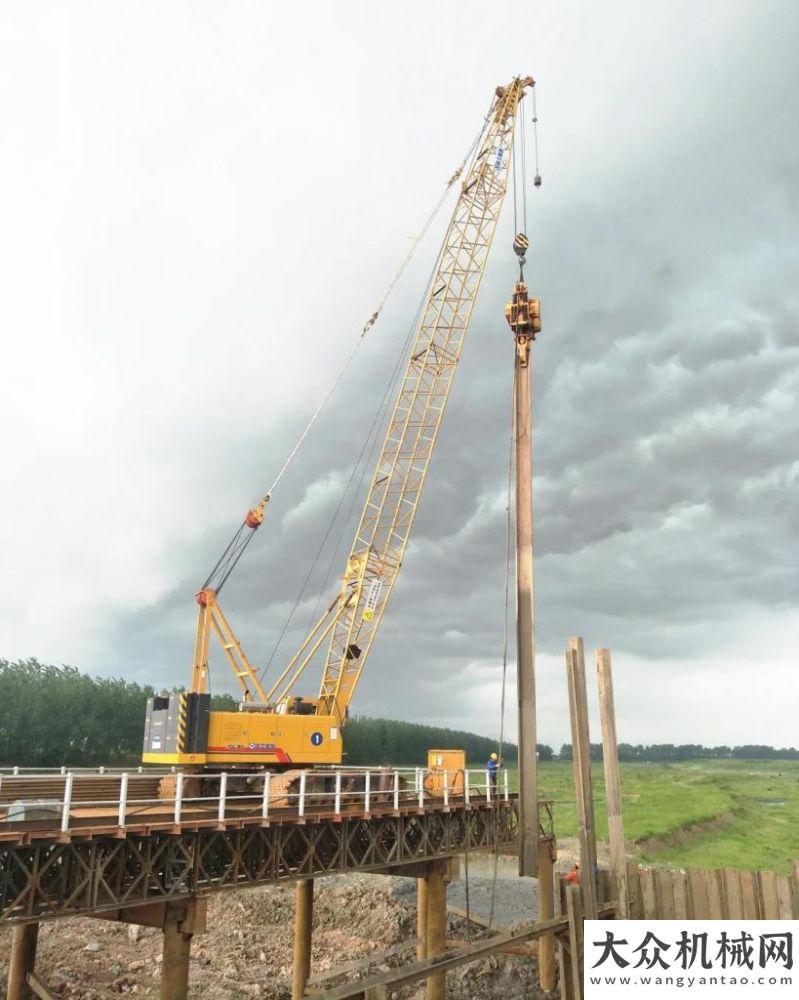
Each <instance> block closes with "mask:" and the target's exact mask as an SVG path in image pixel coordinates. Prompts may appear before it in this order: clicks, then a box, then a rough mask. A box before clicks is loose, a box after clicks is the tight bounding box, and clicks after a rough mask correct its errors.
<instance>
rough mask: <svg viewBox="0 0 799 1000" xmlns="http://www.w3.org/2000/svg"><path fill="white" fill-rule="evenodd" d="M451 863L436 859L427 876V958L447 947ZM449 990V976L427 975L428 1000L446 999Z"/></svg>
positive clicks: (441, 973)
mask: <svg viewBox="0 0 799 1000" xmlns="http://www.w3.org/2000/svg"><path fill="white" fill-rule="evenodd" d="M448 875H449V864H448V863H447V862H446V861H444V862H441V861H434V862H432V863H431V864H430V867H429V868H428V870H427V875H426V876H425V882H426V884H427V888H426V892H425V895H426V897H427V907H426V909H427V956H426V957H427V958H433V956H434V955H440V954H441V953H442V952H443V951H446V948H447V882H448ZM446 992H447V977H446V973H444V972H437V973H436V974H435V975H434V976H428V977H427V1000H444V998H445V996H446Z"/></svg>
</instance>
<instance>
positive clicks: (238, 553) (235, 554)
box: [198, 115, 488, 634]
mask: <svg viewBox="0 0 799 1000" xmlns="http://www.w3.org/2000/svg"><path fill="white" fill-rule="evenodd" d="M487 122H488V115H486V118H485V120H484V122H483V127H482V128H481V130H480V132H478V134H477V135H476V136H475V138H474V139H473V140H472V142H471V144H470V145H469V148H468V149H467V150H466V152H465V153H464V155H463V157H462V159H461V161H460V163H459V164H458V166H457V167H456V169H455V171H454V172H453V174H452V176H451V177H450V178H449V180H448V181H447V183H446V185H445V188H444V191H443V193H442V194H441V196H440V198H439V199H438V201H437V202H436V204H435V206H434V207H433V210H432V211H431V212H430V214H429V216H428V217H427V219H426V221H425V223H424V225H423V226H422V229H421V230H420V232H419V233H418V235H417V236H416V237H414V240H413V242H412V244H411V247H410V249H409V250H408V252H407V253H406V255H405V257H404V258H403V259H402V261H401V263H400V265H399V266H398V268H397V270H396V272H395V273H394V277H393V278H392V279H391V282H390V283H389V285H388V288H387V289H386V291H385V293H384V295H383V297H382V299H381V300H380V302H379V304H378V306H377V309H376V310H375V311H374V312H373V313H372V315H371V316H370V317H369V319H368V320H367V322H366V323H365V324H364V327H363V329H362V330H361V333H360V335H359V337H358V339H357V340H356V341H355V344H354V346H353V348H352V350H351V351H350V353H349V355H348V357H347V359H346V361H345V362H344V364H343V366H342V367H341V369H340V370H339V372H338V374H337V375H336V377H335V378H334V379H333V381H332V383H331V384H330V386H329V387H328V389H327V391H326V392H325V394H324V395H323V397H322V399H321V401H320V403H319V405H318V406H317V407H316V409H315V410H314V412H313V413H312V414H311V417H310V419H309V420H308V423H307V424H306V425H305V427H304V428H303V430H302V433H301V434H300V436H299V438H298V439H297V442H296V443H295V445H294V447H293V448H292V449H291V451H290V452H289V455H288V457H287V458H286V460H285V461H284V463H283V465H282V466H281V468H280V471H279V472H278V474H277V476H276V477H275V479H274V481H273V483H272V485H271V486H270V487H269V489H268V490H266V492H265V493H264V494H263V496H262V497H261V500H260V501H259V503H258V504H256V506H255V507H253V508H252V509H250V510H248V511H247V514H246V516H245V518H244V521H243V522H242V523H241V525H239V527H238V529H237V530H236V532H235V533H234V535H233V537H232V538H231V540H230V541H229V542H228V545H227V547H226V548H225V550H224V552H223V553H222V555H221V556H220V557H219V559H218V560H217V562H216V564H215V565H214V567H213V569H212V570H211V572H210V573H209V574H208V576H207V577H206V579H205V581H204V582H203V585H202V587H201V588H200V591H199V592H198V601H200V603H201V602H202V595H203V593H204V592H206V591H207V590H209V589H210V590H212V591H213V593H214V594H215V595H218V594H219V592H220V591H221V589H222V587H223V586H224V585H225V582H226V581H227V579H228V577H229V576H230V574H231V573H232V572H233V570H234V568H235V566H236V564H237V563H238V561H239V559H241V557H242V555H243V554H244V551H245V550H246V548H247V546H248V545H249V544H250V542H251V541H252V539H253V536H254V535H255V532H256V531H257V529H258V528H259V527H260V526H261V524H262V522H263V519H264V511H265V509H266V505H267V504H268V503H269V501H270V500H271V498H272V495H273V494H274V492H275V490H276V488H277V487H278V485H279V483H280V481H281V479H282V478H283V476H284V475H285V474H286V472H287V471H288V468H289V466H290V465H291V463H292V462H293V461H294V459H295V457H296V455H297V453H298V452H299V450H300V448H301V447H302V445H303V443H304V442H305V439H306V438H307V437H308V435H309V433H310V431H311V429H312V428H313V426H314V425H315V424H316V421H317V420H318V419H319V417H320V415H321V413H322V411H323V410H324V409H325V406H326V405H327V403H328V402H329V401H330V398H331V397H332V396H333V394H334V392H335V391H336V389H337V388H338V386H339V384H340V382H341V381H342V379H343V378H344V376H345V374H346V373H347V371H348V369H349V367H350V365H351V364H352V362H353V360H354V359H355V355H356V354H357V353H358V350H359V348H360V346H361V344H362V343H363V340H364V338H365V337H366V335H367V334H368V333H369V331H370V330H371V329H372V327H373V326H374V325H375V323H376V322H377V320H378V317H379V316H380V313H381V311H382V310H383V307H384V306H385V305H386V303H387V302H388V300H389V298H390V296H391V294H392V292H393V291H394V290H395V288H396V287H397V285H398V284H399V281H400V278H401V277H402V275H403V273H404V271H405V269H406V268H407V267H408V265H409V264H410V262H411V260H412V259H413V257H414V255H415V254H416V251H417V250H418V249H419V246H420V245H421V243H422V241H423V240H424V238H425V236H426V235H427V233H428V231H429V229H430V227H431V226H432V224H433V222H434V221H435V219H436V218H437V216H438V213H439V212H440V210H441V208H442V206H443V205H444V202H445V201H446V199H447V196H448V195H449V192H450V190H451V189H452V187H453V185H454V184H455V182H456V181H457V180H458V179H459V178H460V176H461V173H462V172H463V168H464V166H465V165H466V163H467V161H468V159H469V157H470V156H471V155H472V153H473V152H474V150H475V147H476V146H477V144H478V143H479V142H480V139H481V138H482V135H483V133H484V131H485V128H486V125H487ZM282 634H285V629H284V631H283V633H282Z"/></svg>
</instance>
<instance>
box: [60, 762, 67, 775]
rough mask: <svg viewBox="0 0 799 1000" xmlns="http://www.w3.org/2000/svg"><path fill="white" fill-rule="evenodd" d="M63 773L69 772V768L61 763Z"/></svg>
mask: <svg viewBox="0 0 799 1000" xmlns="http://www.w3.org/2000/svg"><path fill="white" fill-rule="evenodd" d="M61 773H62V774H66V773H67V769H66V767H65V766H64V765H63V764H62V765H61Z"/></svg>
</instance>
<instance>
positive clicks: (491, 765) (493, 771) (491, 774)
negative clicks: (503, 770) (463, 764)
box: [486, 753, 500, 792]
mask: <svg viewBox="0 0 799 1000" xmlns="http://www.w3.org/2000/svg"><path fill="white" fill-rule="evenodd" d="M499 768H500V760H499V754H496V753H492V754H491V756H490V757H489V758H488V762H487V764H486V771H488V779H489V781H490V782H491V791H492V792H496V790H497V779H498V777H499Z"/></svg>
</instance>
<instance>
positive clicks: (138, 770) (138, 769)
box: [136, 764, 144, 774]
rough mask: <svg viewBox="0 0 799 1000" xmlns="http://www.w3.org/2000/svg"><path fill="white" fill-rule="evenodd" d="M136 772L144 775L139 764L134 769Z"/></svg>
mask: <svg viewBox="0 0 799 1000" xmlns="http://www.w3.org/2000/svg"><path fill="white" fill-rule="evenodd" d="M136 770H137V772H138V773H139V774H143V773H144V768H143V767H142V766H141V764H139V766H138V767H137V768H136Z"/></svg>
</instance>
